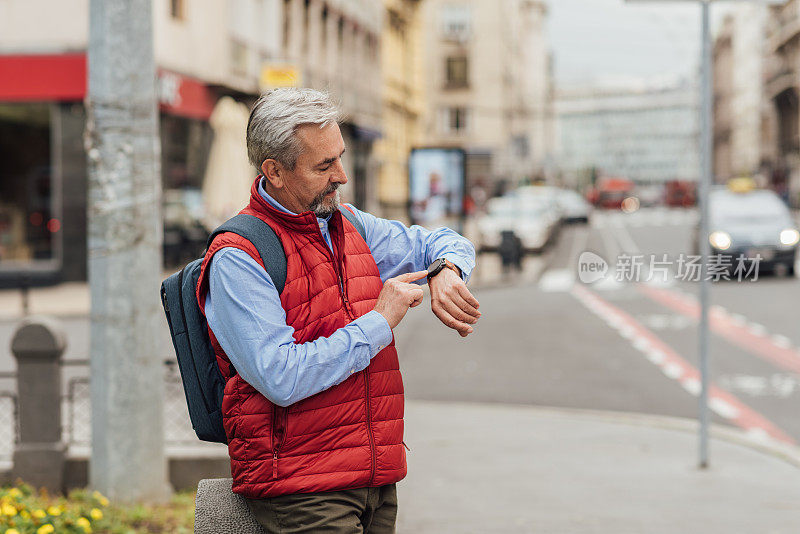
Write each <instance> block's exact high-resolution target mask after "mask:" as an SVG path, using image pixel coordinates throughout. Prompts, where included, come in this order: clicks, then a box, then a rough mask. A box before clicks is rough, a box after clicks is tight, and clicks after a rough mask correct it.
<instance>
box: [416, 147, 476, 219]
mask: <svg viewBox="0 0 800 534" xmlns="http://www.w3.org/2000/svg"><path fill="white" fill-rule="evenodd" d="M465 158H466V155H465V153H464V150H462V149H460V148H415V149H413V150H412V151H411V155H410V156H409V161H408V173H409V195H410V197H411V198H410V200H411V207H410V213H409V215H410V216H411V222H413V223H414V224H420V225H422V226H427V227H434V226H451V227H453V228H456V229H458V227H460V225H461V221H462V219H463V216H464V183H465V177H464V174H465Z"/></svg>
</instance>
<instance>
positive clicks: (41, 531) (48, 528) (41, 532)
mask: <svg viewBox="0 0 800 534" xmlns="http://www.w3.org/2000/svg"><path fill="white" fill-rule="evenodd" d="M55 531H56V529H55V528H53V525H51V524H50V523H45V524H44V525H42V526H41V527H39V528H38V529H37V530H36V534H51V533H52V532H55Z"/></svg>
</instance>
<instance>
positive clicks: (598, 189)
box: [587, 178, 634, 209]
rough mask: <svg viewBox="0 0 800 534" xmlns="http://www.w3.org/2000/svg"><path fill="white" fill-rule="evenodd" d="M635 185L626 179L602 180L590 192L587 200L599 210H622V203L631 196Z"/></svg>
mask: <svg viewBox="0 0 800 534" xmlns="http://www.w3.org/2000/svg"><path fill="white" fill-rule="evenodd" d="M633 188H634V184H633V182H631V181H630V180H627V179H625V178H601V179H599V180H598V181H597V185H596V186H595V187H594V188H593V189H592V190H591V191H589V194H588V196H587V198H588V199H589V201H590V202H592V203H593V204H594V205H595V206H596V207H598V208H605V209H620V208H622V202H623V201H624V200H625V199H626V198H628V197H630V196H631V193H632V192H633Z"/></svg>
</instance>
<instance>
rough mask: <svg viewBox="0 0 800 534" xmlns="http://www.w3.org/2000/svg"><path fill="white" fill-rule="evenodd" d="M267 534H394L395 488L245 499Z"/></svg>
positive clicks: (392, 485) (395, 516)
mask: <svg viewBox="0 0 800 534" xmlns="http://www.w3.org/2000/svg"><path fill="white" fill-rule="evenodd" d="M245 500H246V501H247V506H248V507H249V508H250V511H251V512H252V514H253V516H254V517H255V518H256V520H257V521H258V522H259V524H261V526H262V527H264V530H266V531H267V532H269V534H311V533H323V534H324V533H328V534H394V528H395V521H396V520H397V487H396V486H395V485H394V484H387V485H386V486H381V487H377V488H359V489H351V490H343V491H326V492H321V493H297V494H293V495H281V496H280V497H270V498H267V499H245Z"/></svg>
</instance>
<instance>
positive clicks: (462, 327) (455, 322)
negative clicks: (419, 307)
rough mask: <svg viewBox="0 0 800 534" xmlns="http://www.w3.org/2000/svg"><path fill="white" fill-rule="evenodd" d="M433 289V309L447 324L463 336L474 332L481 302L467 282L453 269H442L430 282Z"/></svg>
mask: <svg viewBox="0 0 800 534" xmlns="http://www.w3.org/2000/svg"><path fill="white" fill-rule="evenodd" d="M428 286H429V287H430V290H431V310H433V313H434V314H435V315H436V317H438V318H439V320H440V321H442V322H443V323H444V324H445V325H446V326H449V327H450V328H452V329H453V330H456V331H458V333H459V334H461V337H467V336H468V335H470V334H471V333H472V332H473V329H472V326H470V325H473V324H475V323H477V322H478V318H479V317H480V316H481V312H479V311H478V308H479V307H480V304H478V300H477V299H476V298H475V297H473V296H472V293H470V291H469V289H467V284H465V283H464V280H462V279H461V277H460V276H459V275H458V274H457V273H456V272H455V271H453V270H452V269H449V268H445V269H442V270H441V272H439V274H437V275H436V276H434V277H433V278H431V279H430V281H429V282H428Z"/></svg>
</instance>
